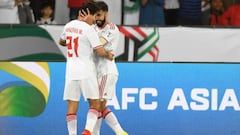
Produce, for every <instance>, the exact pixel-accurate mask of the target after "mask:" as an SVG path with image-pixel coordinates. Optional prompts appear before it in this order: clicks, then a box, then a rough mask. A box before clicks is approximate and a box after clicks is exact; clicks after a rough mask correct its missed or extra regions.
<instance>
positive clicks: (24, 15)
mask: <svg viewBox="0 0 240 135" xmlns="http://www.w3.org/2000/svg"><path fill="white" fill-rule="evenodd" d="M29 4H30V1H29V0H18V16H19V21H20V24H34V23H35V18H34V14H33V10H32V8H31V7H30V6H29Z"/></svg>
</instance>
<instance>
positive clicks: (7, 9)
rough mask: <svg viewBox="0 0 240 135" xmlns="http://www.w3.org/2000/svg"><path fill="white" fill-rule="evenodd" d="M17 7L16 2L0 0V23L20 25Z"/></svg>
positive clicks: (14, 0) (13, 0)
mask: <svg viewBox="0 0 240 135" xmlns="http://www.w3.org/2000/svg"><path fill="white" fill-rule="evenodd" d="M17 5H18V1H17V0H0V23H11V24H19V23H20V22H19V17H18V6H17Z"/></svg>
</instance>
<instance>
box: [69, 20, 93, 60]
mask: <svg viewBox="0 0 240 135" xmlns="http://www.w3.org/2000/svg"><path fill="white" fill-rule="evenodd" d="M65 33H66V44H67V46H68V58H69V59H72V58H81V57H89V56H91V55H92V51H93V49H92V47H91V43H90V41H89V38H88V34H89V33H91V26H90V25H88V24H87V23H85V22H83V21H79V20H73V21H71V22H69V23H68V24H66V26H65Z"/></svg>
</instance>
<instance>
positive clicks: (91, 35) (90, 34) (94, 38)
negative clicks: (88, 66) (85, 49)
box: [86, 27, 102, 48]
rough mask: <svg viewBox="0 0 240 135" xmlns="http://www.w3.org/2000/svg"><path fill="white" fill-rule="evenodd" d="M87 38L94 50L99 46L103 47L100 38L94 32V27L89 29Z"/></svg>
mask: <svg viewBox="0 0 240 135" xmlns="http://www.w3.org/2000/svg"><path fill="white" fill-rule="evenodd" d="M86 35H87V38H88V39H89V41H90V44H91V46H92V48H97V47H99V46H102V44H101V42H100V39H99V37H98V34H97V32H96V31H95V30H94V28H93V27H89V29H88V30H87V33H86Z"/></svg>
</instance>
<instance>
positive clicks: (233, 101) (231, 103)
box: [168, 88, 240, 111]
mask: <svg viewBox="0 0 240 135" xmlns="http://www.w3.org/2000/svg"><path fill="white" fill-rule="evenodd" d="M210 93H211V96H209V95H210ZM191 99H192V101H191V102H190V106H189V105H188V102H187V100H186V97H185V94H184V92H183V89H182V88H175V89H174V91H173V94H172V97H171V99H170V102H169V104H168V110H174V109H175V107H181V108H182V109H183V110H189V108H190V109H191V110H195V111H205V110H209V109H211V110H213V111H216V110H219V111H224V110H225V109H226V108H227V107H231V108H233V109H234V110H235V111H239V110H240V107H239V103H238V99H237V96H236V94H235V91H234V89H226V90H225V93H224V95H223V97H222V100H221V102H220V105H219V108H218V90H217V89H212V90H211V91H209V90H208V89H206V88H193V89H192V90H191ZM210 102H211V104H210ZM210 105H211V107H210Z"/></svg>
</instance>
